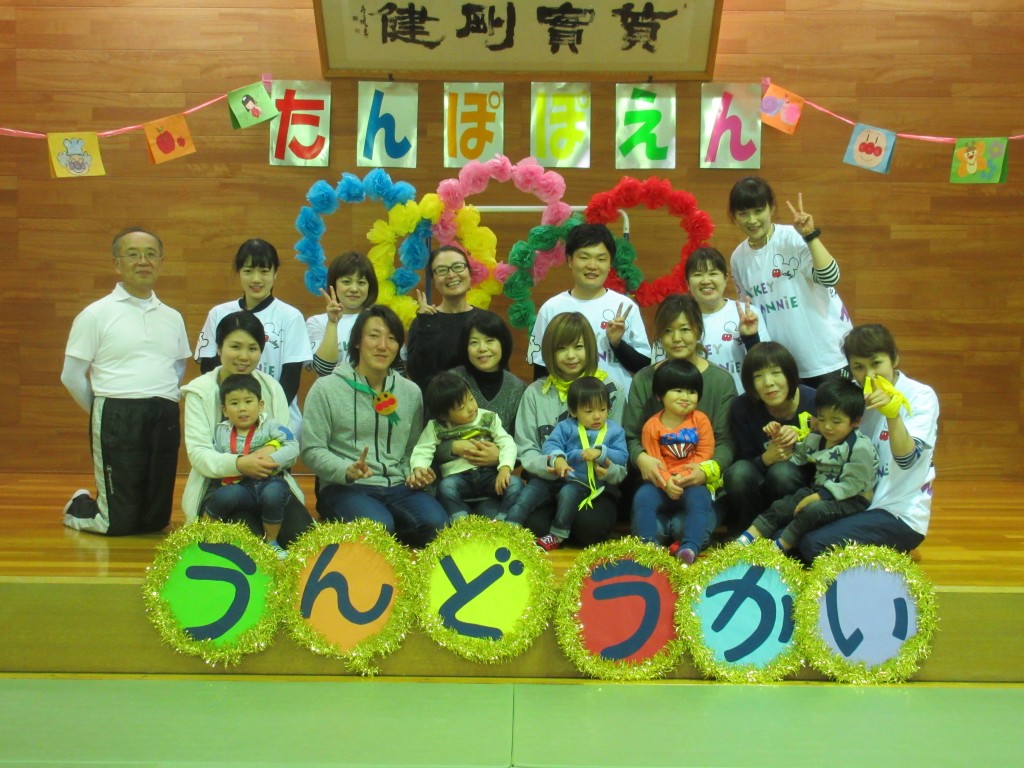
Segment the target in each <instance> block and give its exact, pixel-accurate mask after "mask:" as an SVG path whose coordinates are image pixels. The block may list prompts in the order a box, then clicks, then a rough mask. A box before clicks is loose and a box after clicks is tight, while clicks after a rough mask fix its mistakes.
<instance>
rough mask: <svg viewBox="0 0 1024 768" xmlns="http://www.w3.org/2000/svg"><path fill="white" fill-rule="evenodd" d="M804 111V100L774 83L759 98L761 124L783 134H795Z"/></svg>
mask: <svg viewBox="0 0 1024 768" xmlns="http://www.w3.org/2000/svg"><path fill="white" fill-rule="evenodd" d="M803 111H804V100H803V99H802V98H801V97H799V96H797V95H796V94H795V93H791V92H790V91H787V90H786V89H785V88H780V87H779V86H777V85H775V84H774V83H773V84H771V85H769V86H768V90H767V91H765V92H764V95H763V96H762V97H761V122H762V123H765V124H766V125H770V126H771V127H772V128H776V129H778V130H780V131H782V132H783V133H789V134H793V133H796V126H797V123H799V122H800V115H802V114H803Z"/></svg>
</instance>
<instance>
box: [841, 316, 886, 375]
mask: <svg viewBox="0 0 1024 768" xmlns="http://www.w3.org/2000/svg"><path fill="white" fill-rule="evenodd" d="M843 354H844V355H846V360H847V362H849V360H850V358H851V357H873V356H875V355H877V354H883V355H888V356H889V359H890V360H891V361H892V362H893V365H895V364H896V361H897V359H899V356H900V353H899V350H898V349H896V339H894V338H893V335H892V333H891V332H890V331H889V329H888V328H886V327H885V326H884V325H882V324H880V323H868V324H867V325H858V326H857V327H856V328H854V329H853V330H852V331H850V332H849V333H848V334H846V338H844V339H843Z"/></svg>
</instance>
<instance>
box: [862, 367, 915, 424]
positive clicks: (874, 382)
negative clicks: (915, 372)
mask: <svg viewBox="0 0 1024 768" xmlns="http://www.w3.org/2000/svg"><path fill="white" fill-rule="evenodd" d="M876 389H878V390H879V391H881V392H885V393H886V394H887V395H889V397H890V398H891V399H890V400H889V402H888V403H886V404H885V405H883V406H879V408H878V412H879V413H880V414H882V415H883V416H885V418H887V419H895V418H896V417H897V416H899V415H900V407H901V406H906V408H907V415H908V416H911V415H913V413H914V412H913V411H912V410H910V401H909V400H907V398H906V396H904V394H903V393H902V392H900V391H899V390H898V389H896V387H894V386H893V385H892V383H891V382H889V381H888V380H887V379H885V378H884V377H882V376H865V377H864V395H865V396H867V395H870V394H871V393H872V392H874V391H875V390H876Z"/></svg>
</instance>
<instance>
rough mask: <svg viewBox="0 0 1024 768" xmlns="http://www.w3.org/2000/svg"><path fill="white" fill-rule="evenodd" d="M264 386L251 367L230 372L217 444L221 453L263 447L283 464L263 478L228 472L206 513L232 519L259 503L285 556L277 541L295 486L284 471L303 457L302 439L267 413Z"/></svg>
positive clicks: (280, 552)
mask: <svg viewBox="0 0 1024 768" xmlns="http://www.w3.org/2000/svg"><path fill="white" fill-rule="evenodd" d="M262 397H263V391H262V388H261V387H260V383H259V381H258V380H257V379H256V377H255V376H253V375H252V374H249V373H236V374H233V375H231V376H228V377H227V378H225V379H224V381H223V382H221V385H220V402H221V407H222V409H223V411H224V421H222V422H221V423H220V424H218V425H217V429H216V431H215V432H214V438H213V443H214V447H215V448H216V449H217V450H218V451H220V452H221V453H237V454H239V455H245V454H250V453H263V454H265V455H267V456H270V457H271V458H272V459H273V460H274V461H275V462H277V464H278V466H279V467H281V470H280V472H279V473H278V474H275V475H271V476H270V477H266V478H263V479H261V480H260V479H256V478H252V477H241V476H239V477H226V478H224V479H223V480H222V481H221V483H222V484H221V486H220V487H219V488H216V489H215V490H214V491H213V492H211V493H210V494H209V495H207V497H206V498H205V499H204V500H203V507H202V509H203V513H204V514H205V515H206V516H207V517H212V518H214V519H215V520H232V519H233V518H235V517H236V516H237V515H238V514H239V513H240V512H243V511H247V510H250V509H258V510H259V513H260V517H261V519H262V520H263V535H264V538H265V539H266V542H267V544H268V545H270V548H271V549H273V550H274V551H275V552H276V553H277V556H278V557H279V558H281V559H284V557H285V551H284V549H283V548H282V547H281V545H280V544H278V542H277V536H278V533H279V532H280V531H281V522H282V521H283V520H284V511H285V508H286V507H287V506H288V503H289V502H290V501H291V489H290V488H289V487H288V483H287V482H286V481H285V478H284V475H283V474H282V473H283V472H285V471H286V469H287V467H290V466H291V465H292V464H294V463H295V460H296V459H297V458H298V457H299V443H298V441H297V440H296V439H295V436H294V435H293V434H292V432H291V430H289V429H288V427H286V426H284V425H282V424H279V423H278V422H277V421H275V420H274V419H272V418H270V417H269V416H267V415H266V414H264V413H263V400H262Z"/></svg>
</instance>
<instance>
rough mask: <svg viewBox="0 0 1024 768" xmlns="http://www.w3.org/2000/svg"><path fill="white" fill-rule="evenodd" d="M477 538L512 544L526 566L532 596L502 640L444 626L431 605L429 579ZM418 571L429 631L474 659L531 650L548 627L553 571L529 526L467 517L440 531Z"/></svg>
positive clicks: (420, 604) (492, 660) (494, 659)
mask: <svg viewBox="0 0 1024 768" xmlns="http://www.w3.org/2000/svg"><path fill="white" fill-rule="evenodd" d="M467 541H472V542H473V543H474V544H477V543H483V544H485V545H493V546H495V547H507V548H508V549H509V550H511V552H512V554H513V556H514V557H515V559H517V560H519V561H520V562H522V563H523V565H524V566H525V568H524V571H523V574H524V576H525V577H526V579H527V583H528V587H529V595H530V599H529V601H528V603H527V606H526V608H525V609H524V611H523V614H522V615H521V616H520V617H519V619H518V620H517V621H516V623H515V626H514V628H513V629H512V630H511V631H509V632H505V633H504V634H503V636H502V637H501V638H500V639H498V640H492V639H490V638H480V637H466V636H465V635H463V634H461V633H459V632H457V631H455V630H453V629H451V628H449V627H446V626H445V625H444V623H443V622H442V620H441V617H440V616H439V615H438V614H437V613H436V612H434V611H432V610H431V607H430V589H429V585H430V577H431V573H432V572H433V570H434V569H435V568H436V567H438V563H439V562H440V560H441V558H443V557H445V556H447V555H450V554H451V553H452V552H454V551H455V550H456V549H457V548H458V547H459V545H460V544H462V543H464V542H467ZM415 567H416V570H417V571H418V576H417V586H418V587H419V593H418V595H417V599H416V603H417V609H416V612H417V616H418V617H419V622H420V626H421V627H423V630H424V632H426V633H427V635H428V636H429V637H430V638H431V639H432V640H433V641H434V642H436V643H437V644H438V645H440V646H442V647H444V648H447V649H448V650H449V651H451V652H452V653H455V654H456V655H458V656H461V657H463V658H465V659H469V660H470V661H476V662H482V663H484V664H497V663H500V662H503V661H506V660H508V659H511V658H514V657H516V656H518V655H519V654H521V653H523V652H524V651H526V650H527V649H528V648H529V647H530V646H531V645H532V644H533V642H534V640H536V639H537V637H539V636H540V634H541V633H542V632H543V631H544V630H545V629H546V628H547V626H548V622H549V620H550V616H551V609H552V605H553V603H554V597H555V587H554V569H553V568H552V566H551V563H550V561H549V560H548V558H547V557H546V555H545V553H544V551H543V550H542V549H540V547H538V546H537V545H536V543H535V542H534V536H533V534H532V533H530V531H528V530H526V529H525V528H523V527H521V526H518V525H513V524H511V523H501V522H496V521H493V520H488V519H486V518H483V517H479V516H477V515H470V516H468V517H464V518H462V519H461V520H459V521H457V522H456V523H454V524H452V525H451V526H449V527H448V528H445V529H444V530H443V531H441V532H440V533H439V534H438V536H437V538H436V539H434V541H432V542H431V543H430V544H428V545H427V547H426V548H425V549H424V550H423V552H422V553H421V554H420V557H419V560H418V562H417V564H416V566H415Z"/></svg>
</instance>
